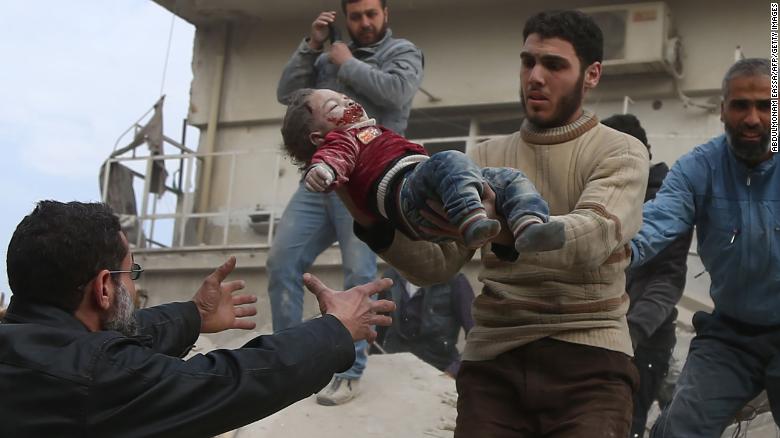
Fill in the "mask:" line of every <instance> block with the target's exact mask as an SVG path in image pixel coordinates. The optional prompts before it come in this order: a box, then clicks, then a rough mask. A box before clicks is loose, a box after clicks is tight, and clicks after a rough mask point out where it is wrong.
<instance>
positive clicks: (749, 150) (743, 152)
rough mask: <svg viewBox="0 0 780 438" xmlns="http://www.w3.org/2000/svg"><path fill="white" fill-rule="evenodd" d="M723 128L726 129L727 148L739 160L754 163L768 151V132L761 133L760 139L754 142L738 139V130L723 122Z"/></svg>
mask: <svg viewBox="0 0 780 438" xmlns="http://www.w3.org/2000/svg"><path fill="white" fill-rule="evenodd" d="M723 128H724V129H725V131H726V139H728V144H729V149H731V151H732V152H734V155H735V156H736V157H737V158H739V159H740V160H742V161H744V162H746V163H748V164H754V163H757V162H759V161H760V160H761V159H762V158H763V157H764V156H765V155H766V154H767V152H768V151H769V134H766V135H761V141H759V142H757V143H755V142H743V141H740V140H739V139H738V138H737V136H738V135H739V132H738V131H737V130H735V129H731V128H730V127H729V126H728V125H726V124H725V123H724V125H723Z"/></svg>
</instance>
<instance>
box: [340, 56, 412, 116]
mask: <svg viewBox="0 0 780 438" xmlns="http://www.w3.org/2000/svg"><path fill="white" fill-rule="evenodd" d="M384 59H385V60H384V61H383V62H382V64H381V65H378V66H377V65H373V64H369V63H367V62H363V61H361V60H359V59H357V58H352V59H350V60H349V61H347V62H345V63H344V64H342V65H341V67H340V68H339V72H338V79H339V81H341V82H343V83H345V84H347V85H348V86H349V87H351V88H352V89H354V90H356V91H357V92H359V93H360V94H362V95H364V96H366V97H368V98H369V99H370V100H371V101H372V102H373V103H374V104H376V105H378V106H381V107H383V108H399V107H401V106H403V105H404V104H406V103H407V102H409V101H410V100H411V99H412V98H413V97H414V94H415V93H416V92H417V89H418V88H419V87H420V83H421V82H422V78H423V55H422V52H421V51H420V49H418V48H417V47H415V46H414V44H412V43H410V42H405V43H403V44H398V46H397V47H394V48H393V49H392V51H391V52H390V53H388V54H387V56H386V57H384Z"/></svg>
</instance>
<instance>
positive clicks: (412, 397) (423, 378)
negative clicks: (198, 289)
mask: <svg viewBox="0 0 780 438" xmlns="http://www.w3.org/2000/svg"><path fill="white" fill-rule="evenodd" d="M314 397H315V396H311V397H309V398H307V399H304V400H301V401H299V402H298V403H296V404H294V405H292V406H289V407H288V408H286V409H284V410H282V411H280V412H277V413H276V414H274V415H272V416H270V417H267V418H265V419H263V420H260V421H258V422H256V423H253V424H250V425H247V426H244V427H242V428H241V429H238V430H236V431H234V432H232V433H228V434H223V435H222V437H221V438H250V437H251V438H271V437H273V438H288V437H289V438H297V437H317V438H345V437H350V438H363V437H404V438H407V437H409V438H416V437H420V438H428V437H432V438H450V437H452V430H453V429H454V427H455V400H456V397H455V381H454V380H452V379H451V378H449V377H446V376H443V375H442V373H441V372H440V371H438V370H437V369H435V368H433V367H432V366H430V365H428V364H426V363H424V362H422V361H421V360H419V359H417V358H416V357H414V356H413V355H411V354H409V353H401V354H388V355H374V356H369V360H368V366H367V367H366V371H365V374H364V375H363V379H362V380H361V394H360V396H358V398H356V399H355V400H353V401H351V402H349V403H347V404H344V405H341V406H320V405H318V404H317V402H316V401H315V399H314Z"/></svg>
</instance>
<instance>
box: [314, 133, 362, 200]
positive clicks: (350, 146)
mask: <svg viewBox="0 0 780 438" xmlns="http://www.w3.org/2000/svg"><path fill="white" fill-rule="evenodd" d="M359 153H360V146H359V145H358V142H357V140H355V136H354V135H353V134H352V133H351V132H349V131H342V130H336V131H331V132H329V133H328V135H326V136H325V141H324V142H323V143H322V144H321V145H320V146H319V147H318V148H317V151H316V152H315V153H314V156H313V157H312V159H311V166H310V168H313V167H314V166H316V165H327V167H329V170H331V171H333V173H334V175H333V183H332V185H331V184H328V187H327V188H328V189H335V188H338V187H340V186H341V185H342V184H346V183H347V181H349V176H350V175H351V174H352V171H353V170H354V169H355V165H356V163H357V158H358V154H359ZM310 173H311V172H309V173H308V174H307V175H306V176H307V177H308V176H309V174H310Z"/></svg>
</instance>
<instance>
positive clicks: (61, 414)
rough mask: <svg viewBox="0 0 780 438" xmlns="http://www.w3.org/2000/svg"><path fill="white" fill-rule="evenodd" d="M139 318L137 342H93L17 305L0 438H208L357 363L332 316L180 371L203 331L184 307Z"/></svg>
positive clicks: (4, 352)
mask: <svg viewBox="0 0 780 438" xmlns="http://www.w3.org/2000/svg"><path fill="white" fill-rule="evenodd" d="M136 314H137V319H138V321H139V323H140V327H141V328H140V332H139V333H140V335H139V336H135V337H126V336H123V335H122V334H120V333H118V332H114V331H98V332H90V331H88V330H87V328H86V327H84V325H82V324H81V322H80V321H78V320H77V319H76V318H75V317H74V316H73V315H71V314H70V313H67V312H65V311H63V310H60V309H58V308H54V307H50V306H46V305H40V304H35V303H31V302H26V301H25V300H21V299H19V298H18V297H16V296H14V297H13V298H12V299H11V304H10V306H9V308H8V313H7V314H6V317H5V319H4V321H3V323H2V324H0V436H3V437H47V436H56V437H147V436H164V437H179V436H181V437H209V436H214V435H217V434H220V433H223V432H225V431H229V430H232V429H235V428H237V427H239V426H242V425H245V424H248V423H250V422H253V421H255V420H259V419H260V418H263V417H265V416H267V415H270V414H272V413H274V412H276V411H278V410H280V409H282V408H284V407H286V406H288V405H290V404H292V403H294V402H296V401H298V400H300V399H302V398H304V397H307V396H309V395H310V394H312V393H314V392H316V391H318V390H319V389H321V388H322V387H324V386H325V385H326V384H327V383H328V381H329V379H330V378H331V376H332V374H333V373H334V372H340V371H344V370H346V369H347V368H349V367H350V366H351V365H352V362H353V361H354V359H355V352H354V346H353V343H352V338H351V336H350V335H349V332H348V331H347V330H346V328H345V327H344V326H343V325H342V324H341V323H340V322H339V321H338V320H337V319H336V318H335V317H333V316H330V315H326V316H325V317H323V318H318V319H315V320H312V321H309V322H306V323H304V324H302V325H300V326H297V327H295V328H292V329H289V330H285V331H282V332H280V333H278V334H276V335H273V336H259V337H257V338H255V339H253V340H251V341H250V342H249V343H247V344H246V345H245V346H243V347H242V348H239V349H235V350H215V351H212V352H210V353H208V354H205V355H203V354H198V355H195V356H194V357H192V358H190V359H189V360H186V361H184V360H182V359H180V358H179V357H178V356H180V355H182V354H183V353H184V352H186V351H187V350H188V349H189V347H190V346H191V345H192V344H193V343H194V342H195V340H196V339H197V337H198V332H199V329H200V316H199V314H198V311H197V309H196V307H195V305H194V304H193V303H192V302H188V303H174V304H168V305H163V306H157V307H153V308H150V309H144V310H141V311H138V312H136Z"/></svg>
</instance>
